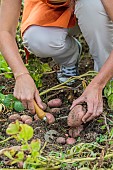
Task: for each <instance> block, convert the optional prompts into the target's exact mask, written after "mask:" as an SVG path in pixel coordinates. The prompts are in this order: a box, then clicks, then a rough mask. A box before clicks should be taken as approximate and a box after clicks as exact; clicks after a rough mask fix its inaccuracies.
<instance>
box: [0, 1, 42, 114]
mask: <svg viewBox="0 0 113 170" xmlns="http://www.w3.org/2000/svg"><path fill="white" fill-rule="evenodd" d="M21 2H22V1H21V0H1V4H0V51H1V52H2V54H3V55H4V58H5V60H6V61H7V63H8V64H9V66H10V67H11V69H12V71H13V74H14V76H15V77H16V76H17V75H19V74H20V73H28V70H27V68H26V67H25V66H24V63H23V61H22V59H21V56H20V54H19V52H18V47H17V44H16V41H15V34H16V26H17V23H18V18H19V15H20V9H21ZM14 96H15V97H16V98H17V99H19V100H21V101H22V103H23V104H24V106H25V107H27V108H28V109H29V110H31V112H35V110H34V105H33V99H35V100H36V102H37V103H38V104H39V106H40V107H42V104H41V99H40V97H39V94H38V90H37V88H36V86H35V83H34V81H33V79H32V78H31V77H30V75H29V74H23V75H21V76H19V77H18V78H17V80H16V83H15V88H14Z"/></svg>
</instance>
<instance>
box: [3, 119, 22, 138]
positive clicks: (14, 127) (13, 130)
mask: <svg viewBox="0 0 113 170" xmlns="http://www.w3.org/2000/svg"><path fill="white" fill-rule="evenodd" d="M19 131H20V125H19V122H18V121H16V122H15V123H10V124H9V126H8V128H7V129H6V133H7V134H8V135H16V134H18V133H19Z"/></svg>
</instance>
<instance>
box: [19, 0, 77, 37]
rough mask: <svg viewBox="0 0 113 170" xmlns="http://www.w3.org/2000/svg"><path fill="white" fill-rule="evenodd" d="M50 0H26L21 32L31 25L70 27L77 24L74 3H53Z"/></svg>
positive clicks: (68, 1) (68, 0)
mask: <svg viewBox="0 0 113 170" xmlns="http://www.w3.org/2000/svg"><path fill="white" fill-rule="evenodd" d="M48 1H49V0H25V1H24V11H23V18H22V26H21V32H22V34H23V32H24V31H25V30H26V29H27V28H28V27H29V26H31V25H39V26H55V27H62V28H69V27H73V26H74V25H75V15H74V12H73V8H74V3H73V4H72V3H71V2H70V1H71V0H67V2H65V3H63V4H59V5H56V4H55V5H53V4H50V3H49V2H48ZM73 1H74V0H73Z"/></svg>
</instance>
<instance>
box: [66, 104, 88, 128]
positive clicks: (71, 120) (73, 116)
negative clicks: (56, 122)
mask: <svg viewBox="0 0 113 170" xmlns="http://www.w3.org/2000/svg"><path fill="white" fill-rule="evenodd" d="M84 115H85V109H83V107H82V105H76V106H75V107H74V108H73V109H72V110H71V111H70V112H69V115H68V118H67V124H68V126H71V127H77V126H80V125H81V124H82V123H83V122H82V118H83V116H84Z"/></svg>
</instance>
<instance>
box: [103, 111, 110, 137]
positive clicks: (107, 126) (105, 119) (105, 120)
mask: <svg viewBox="0 0 113 170" xmlns="http://www.w3.org/2000/svg"><path fill="white" fill-rule="evenodd" d="M103 116H104V122H105V125H106V128H107V131H108V133H109V134H110V129H109V125H108V124H107V118H106V115H105V114H103Z"/></svg>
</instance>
